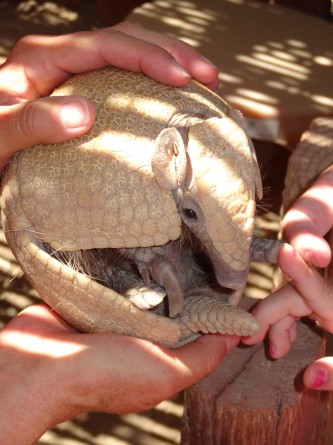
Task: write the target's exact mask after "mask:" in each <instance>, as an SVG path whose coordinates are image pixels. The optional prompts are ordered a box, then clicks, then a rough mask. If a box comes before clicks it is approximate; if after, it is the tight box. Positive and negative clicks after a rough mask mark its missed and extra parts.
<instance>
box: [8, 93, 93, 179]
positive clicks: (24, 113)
mask: <svg viewBox="0 0 333 445" xmlns="http://www.w3.org/2000/svg"><path fill="white" fill-rule="evenodd" d="M94 119H95V112H94V107H93V105H92V104H91V102H89V101H88V100H86V99H84V98H83V97H80V96H69V97H67V96H66V97H47V98H43V99H37V100H33V101H28V102H23V103H19V104H15V105H11V106H8V107H2V109H1V111H0V147H1V152H0V170H2V168H3V167H4V166H5V165H6V164H7V163H8V161H9V159H10V158H11V156H12V155H13V154H14V153H15V152H16V151H18V150H22V149H23V148H27V147H30V146H31V145H34V144H38V143H51V144H52V143H58V142H62V141H65V140H68V139H71V138H73V137H76V136H80V135H81V134H83V133H85V132H86V131H88V130H89V129H90V128H91V126H92V124H93V122H94Z"/></svg>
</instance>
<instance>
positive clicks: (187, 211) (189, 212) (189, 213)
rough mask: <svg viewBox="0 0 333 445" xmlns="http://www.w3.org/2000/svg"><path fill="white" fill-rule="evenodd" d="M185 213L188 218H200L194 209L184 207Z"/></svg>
mask: <svg viewBox="0 0 333 445" xmlns="http://www.w3.org/2000/svg"><path fill="white" fill-rule="evenodd" d="M183 213H184V216H186V218H188V219H198V217H197V214H196V213H195V211H194V210H192V209H183Z"/></svg>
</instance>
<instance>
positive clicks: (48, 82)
mask: <svg viewBox="0 0 333 445" xmlns="http://www.w3.org/2000/svg"><path fill="white" fill-rule="evenodd" d="M120 29H122V28H120V27H119V28H117V27H113V28H104V29H100V30H97V31H84V32H76V33H73V34H67V35H61V36H40V35H32V36H25V37H24V38H22V39H21V40H20V41H18V43H17V44H16V45H15V47H14V49H13V50H12V52H11V54H10V56H9V57H8V59H7V61H6V62H5V64H4V65H3V66H2V68H1V70H0V85H3V87H2V89H0V96H1V102H2V103H3V104H10V103H11V100H12V99H11V98H12V97H16V98H21V99H22V100H23V99H25V100H31V99H34V98H36V97H40V96H45V95H48V94H49V93H50V92H51V91H52V89H53V88H54V87H55V86H57V85H59V84H60V83H62V82H63V81H64V80H65V79H67V78H68V77H69V75H71V74H76V73H81V72H84V71H88V70H92V69H97V68H101V67H104V66H107V65H112V66H115V67H118V68H123V69H126V70H129V71H135V72H143V73H145V74H146V75H147V76H149V77H151V78H153V79H155V80H156V81H159V82H163V83H167V84H169V85H172V86H183V85H185V84H186V83H187V82H188V81H189V80H190V78H191V74H190V73H189V72H188V71H187V70H186V67H184V66H182V65H181V64H180V62H178V61H177V60H176V59H175V57H173V56H172V55H171V54H170V52H168V51H167V50H165V49H164V48H163V47H161V46H159V45H158V42H157V44H155V43H151V42H149V41H145V40H143V39H139V38H136V37H135V36H132V35H130V33H129V29H134V27H130V26H128V27H127V28H126V33H125V32H122V31H121V30H120ZM184 45H185V44H184ZM176 46H178V44H177V45H176ZM187 51H189V52H190V53H191V54H192V55H191V57H187V56H186V54H187ZM187 51H185V50H184V52H183V55H182V56H178V53H179V52H181V51H178V52H177V51H175V52H176V53H177V57H178V59H179V60H180V61H182V60H184V61H186V60H187V59H191V60H193V61H192V62H191V63H187V65H189V68H190V69H193V71H194V76H195V77H196V78H198V76H197V71H200V69H198V66H199V65H200V63H199V60H201V56H199V54H198V53H196V56H195V57H194V55H193V52H192V49H190V47H187ZM184 54H185V55H184ZM195 60H196V63H195ZM31 61H33V63H32V62H31ZM184 63H185V62H184ZM206 65H207V62H206V63H204V66H206ZM191 67H192V68H191ZM199 68H200V66H199ZM211 69H212V68H211ZM213 71H214V72H215V77H216V75H217V74H216V69H215V70H213ZM199 77H200V76H199ZM204 77H205V76H204ZM203 80H207V78H204V79H203Z"/></svg>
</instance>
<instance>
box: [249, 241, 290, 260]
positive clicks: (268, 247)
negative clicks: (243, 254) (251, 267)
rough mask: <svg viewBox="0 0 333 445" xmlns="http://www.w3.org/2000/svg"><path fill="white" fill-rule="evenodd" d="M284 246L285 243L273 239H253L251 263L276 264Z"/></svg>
mask: <svg viewBox="0 0 333 445" xmlns="http://www.w3.org/2000/svg"><path fill="white" fill-rule="evenodd" d="M283 245H284V243H283V242H281V241H277V240H273V239H265V238H253V239H252V242H251V261H254V262H255V263H268V264H276V263H277V258H278V254H279V252H280V249H281V247H282V246H283Z"/></svg>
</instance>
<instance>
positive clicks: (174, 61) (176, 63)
mask: <svg viewBox="0 0 333 445" xmlns="http://www.w3.org/2000/svg"><path fill="white" fill-rule="evenodd" d="M173 64H174V65H175V66H176V67H177V69H178V71H180V72H181V74H182V75H183V76H185V77H191V74H190V73H189V72H187V71H186V69H185V68H184V67H183V66H182V65H180V64H179V63H178V62H177V60H173Z"/></svg>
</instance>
